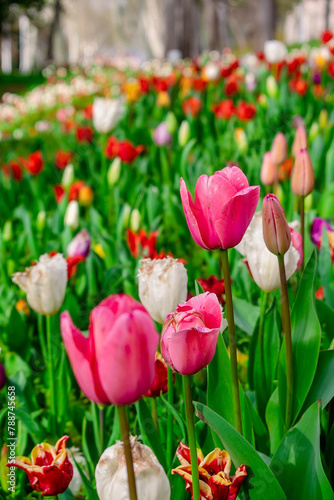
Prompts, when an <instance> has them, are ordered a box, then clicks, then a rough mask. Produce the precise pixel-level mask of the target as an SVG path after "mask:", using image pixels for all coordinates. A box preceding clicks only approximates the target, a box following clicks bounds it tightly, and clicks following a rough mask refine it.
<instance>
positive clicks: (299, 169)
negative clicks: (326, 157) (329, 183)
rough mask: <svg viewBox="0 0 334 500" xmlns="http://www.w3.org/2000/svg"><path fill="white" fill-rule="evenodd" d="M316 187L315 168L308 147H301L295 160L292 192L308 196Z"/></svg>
mask: <svg viewBox="0 0 334 500" xmlns="http://www.w3.org/2000/svg"><path fill="white" fill-rule="evenodd" d="M313 188H314V170H313V166H312V162H311V158H310V155H309V153H308V151H307V149H301V150H300V151H299V152H298V154H297V156H296V160H295V164H294V167H293V170H292V175H291V189H292V192H293V193H294V194H296V195H299V196H307V195H308V194H310V193H312V191H313Z"/></svg>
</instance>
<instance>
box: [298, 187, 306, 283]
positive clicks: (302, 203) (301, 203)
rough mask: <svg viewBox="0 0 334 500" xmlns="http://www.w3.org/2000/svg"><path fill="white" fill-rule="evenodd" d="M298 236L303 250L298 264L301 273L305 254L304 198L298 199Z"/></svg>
mask: <svg viewBox="0 0 334 500" xmlns="http://www.w3.org/2000/svg"><path fill="white" fill-rule="evenodd" d="M299 213H300V234H301V235H302V249H303V258H302V262H301V264H300V270H301V273H303V271H304V253H305V250H304V249H305V196H301V197H300V207H299Z"/></svg>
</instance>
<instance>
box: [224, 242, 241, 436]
mask: <svg viewBox="0 0 334 500" xmlns="http://www.w3.org/2000/svg"><path fill="white" fill-rule="evenodd" d="M220 256H221V262H222V268H223V275H224V284H225V294H226V303H225V311H226V319H227V324H228V340H229V346H230V359H231V378H232V397H233V413H234V424H235V428H236V429H237V431H238V432H239V433H240V434H241V435H242V420H241V407H240V394H239V378H238V361H237V339H236V334H235V325H234V312H233V301H232V288H231V277H230V267H229V263H228V251H227V249H225V248H224V249H222V250H221V251H220Z"/></svg>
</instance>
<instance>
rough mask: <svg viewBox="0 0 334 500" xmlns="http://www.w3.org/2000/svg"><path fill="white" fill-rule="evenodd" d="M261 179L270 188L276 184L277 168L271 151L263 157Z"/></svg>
mask: <svg viewBox="0 0 334 500" xmlns="http://www.w3.org/2000/svg"><path fill="white" fill-rule="evenodd" d="M260 178H261V182H262V184H263V185H264V186H270V185H271V184H274V183H275V182H276V179H277V166H276V163H275V162H274V160H273V157H272V153H271V151H268V152H267V153H265V155H264V157H263V162H262V167H261V174H260Z"/></svg>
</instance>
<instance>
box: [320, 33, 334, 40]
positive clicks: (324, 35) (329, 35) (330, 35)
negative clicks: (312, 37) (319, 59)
mask: <svg viewBox="0 0 334 500" xmlns="http://www.w3.org/2000/svg"><path fill="white" fill-rule="evenodd" d="M332 38H333V32H332V31H330V30H325V31H323V32H322V33H321V36H320V40H321V42H322V43H327V42H329V40H331V39H332Z"/></svg>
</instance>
